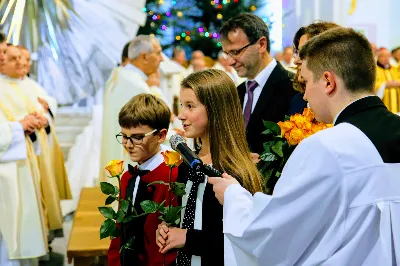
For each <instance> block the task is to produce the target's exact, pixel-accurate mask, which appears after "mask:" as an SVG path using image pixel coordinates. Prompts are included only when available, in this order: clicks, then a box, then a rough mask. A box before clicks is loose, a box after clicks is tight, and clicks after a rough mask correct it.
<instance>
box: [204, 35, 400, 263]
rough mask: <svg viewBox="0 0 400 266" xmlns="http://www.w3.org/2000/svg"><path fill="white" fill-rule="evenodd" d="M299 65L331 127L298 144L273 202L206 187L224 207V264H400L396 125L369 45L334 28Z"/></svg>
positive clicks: (226, 179)
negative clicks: (379, 93) (379, 89)
mask: <svg viewBox="0 0 400 266" xmlns="http://www.w3.org/2000/svg"><path fill="white" fill-rule="evenodd" d="M338 54H340V56H336V55H338ZM300 58H301V59H302V60H303V63H302V69H301V75H302V79H303V80H304V81H305V82H306V89H305V95H304V97H305V98H306V99H307V100H308V102H309V104H310V107H311V108H312V110H313V111H314V112H315V116H316V119H317V120H319V121H321V122H324V123H334V124H335V126H334V127H332V128H329V129H326V130H323V131H320V132H318V133H316V134H314V135H312V136H310V137H308V138H306V139H305V140H303V141H302V142H301V143H300V144H299V145H298V147H297V148H296V149H295V151H294V152H293V154H292V156H291V157H290V159H289V160H288V162H287V164H286V165H285V167H284V170H283V173H282V175H281V177H280V179H279V181H278V182H277V184H276V187H275V189H274V191H273V195H272V196H269V195H265V194H263V193H256V194H255V195H251V194H250V193H249V192H247V191H246V190H245V189H243V187H241V186H240V185H239V184H238V182H237V181H236V180H235V179H233V178H232V177H230V176H229V175H227V174H224V175H223V178H209V182H210V183H212V184H213V185H214V191H215V194H216V197H217V198H218V200H219V201H220V203H222V204H223V205H224V216H223V219H224V220H223V223H224V233H225V236H226V238H225V240H226V245H225V257H226V258H230V259H231V260H233V263H231V264H226V265H246V266H251V265H263V266H268V265H279V266H290V265H334V266H339V265H340V266H360V265H365V266H378V265H379V266H393V265H400V189H399V188H400V117H398V116H396V115H394V114H392V113H391V112H390V111H388V110H387V108H386V107H385V106H384V104H383V103H382V101H381V100H380V99H379V98H378V97H376V96H374V82H375V75H376V72H375V64H374V57H373V54H372V50H371V47H370V45H369V43H368V40H367V39H366V38H365V37H364V36H363V35H361V34H359V33H357V32H356V31H354V30H352V29H346V28H335V29H331V30H329V31H326V32H324V33H322V34H320V35H318V36H316V37H314V38H311V39H310V40H309V41H307V43H306V44H305V45H304V46H303V48H302V49H301V51H300ZM355 59H357V60H355ZM238 167H240V166H238Z"/></svg>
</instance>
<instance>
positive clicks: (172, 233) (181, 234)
mask: <svg viewBox="0 0 400 266" xmlns="http://www.w3.org/2000/svg"><path fill="white" fill-rule="evenodd" d="M186 233H187V229H181V228H176V227H171V228H169V232H168V233H167V240H166V246H165V247H164V249H163V250H161V253H163V254H164V253H166V252H167V251H168V250H170V249H173V248H183V247H184V246H185V243H186Z"/></svg>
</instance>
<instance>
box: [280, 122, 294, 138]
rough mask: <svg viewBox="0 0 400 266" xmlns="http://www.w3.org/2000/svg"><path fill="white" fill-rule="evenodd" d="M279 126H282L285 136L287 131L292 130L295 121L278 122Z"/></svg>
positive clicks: (282, 132)
mask: <svg viewBox="0 0 400 266" xmlns="http://www.w3.org/2000/svg"><path fill="white" fill-rule="evenodd" d="M278 126H279V127H280V128H281V134H282V136H285V134H286V132H288V131H290V130H291V129H292V128H293V127H294V123H293V122H290V121H285V122H278Z"/></svg>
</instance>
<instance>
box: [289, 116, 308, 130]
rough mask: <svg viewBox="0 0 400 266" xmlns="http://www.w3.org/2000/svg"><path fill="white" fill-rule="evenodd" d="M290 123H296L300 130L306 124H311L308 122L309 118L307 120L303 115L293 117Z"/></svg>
mask: <svg viewBox="0 0 400 266" xmlns="http://www.w3.org/2000/svg"><path fill="white" fill-rule="evenodd" d="M290 121H292V122H293V123H295V125H296V126H297V127H298V128H304V126H305V124H306V123H307V122H309V121H308V120H307V118H305V117H304V116H302V115H301V114H295V115H293V116H291V117H290Z"/></svg>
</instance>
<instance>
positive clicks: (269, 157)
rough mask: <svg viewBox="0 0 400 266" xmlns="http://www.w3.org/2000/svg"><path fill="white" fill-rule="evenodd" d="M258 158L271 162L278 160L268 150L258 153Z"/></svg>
mask: <svg viewBox="0 0 400 266" xmlns="http://www.w3.org/2000/svg"><path fill="white" fill-rule="evenodd" d="M260 159H261V160H263V161H266V162H273V161H276V160H278V157H277V156H276V155H275V154H273V153H270V152H264V153H263V154H261V155H260Z"/></svg>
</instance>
